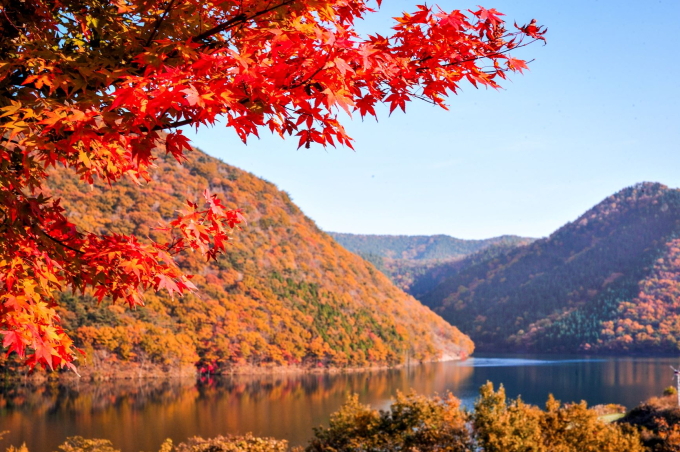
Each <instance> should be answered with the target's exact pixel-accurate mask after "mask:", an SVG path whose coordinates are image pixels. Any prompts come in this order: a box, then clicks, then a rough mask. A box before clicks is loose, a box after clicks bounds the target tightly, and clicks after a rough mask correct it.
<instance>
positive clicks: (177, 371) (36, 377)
mask: <svg viewBox="0 0 680 452" xmlns="http://www.w3.org/2000/svg"><path fill="white" fill-rule="evenodd" d="M463 359H467V358H463V357H460V356H456V355H451V354H446V355H443V356H442V357H440V358H437V359H433V360H427V361H415V362H414V361H411V362H410V363H400V364H381V365H373V366H363V367H313V366H309V367H302V366H255V365H245V366H238V367H233V368H231V369H228V370H226V371H223V372H219V373H214V374H201V373H200V372H199V371H198V369H197V368H196V367H195V366H184V367H180V368H177V367H169V366H162V365H154V366H149V365H147V366H145V367H146V368H144V369H140V368H139V366H135V365H131V364H127V363H126V364H119V365H109V366H106V367H103V366H100V367H99V368H97V369H92V368H91V367H89V366H86V367H83V368H80V369H78V370H79V372H80V375H76V374H74V373H73V372H72V371H68V370H63V371H48V370H44V369H36V371H34V372H33V373H31V374H29V373H20V374H16V373H15V374H12V375H7V374H5V375H2V374H0V384H2V383H21V382H23V383H24V384H30V385H36V386H38V385H44V384H49V383H65V384H79V383H98V382H111V381H134V380H159V381H160V380H189V379H191V380H194V381H198V380H200V379H201V378H221V377H232V376H248V377H261V376H262V377H264V376H279V375H290V376H299V375H340V374H356V373H362V372H376V371H386V370H394V369H402V368H405V367H419V366H422V365H424V364H432V363H437V362H449V361H461V360H463Z"/></svg>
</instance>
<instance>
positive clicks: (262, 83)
mask: <svg viewBox="0 0 680 452" xmlns="http://www.w3.org/2000/svg"><path fill="white" fill-rule="evenodd" d="M379 6H380V4H379V3H378V4H377V5H374V6H371V5H368V4H367V3H366V2H364V1H363V0H207V1H206V0H24V1H21V2H19V1H14V0H0V27H1V29H2V34H1V35H0V143H2V145H1V146H0V200H1V202H0V214H1V218H2V223H1V225H0V228H1V229H0V333H1V334H2V335H3V336H4V339H3V346H4V347H6V348H7V349H8V353H12V352H16V353H17V354H18V355H19V356H21V357H25V358H26V363H27V364H28V365H29V366H31V367H33V366H35V365H36V364H40V365H42V366H48V367H50V368H54V367H64V366H66V367H70V368H74V365H73V361H74V359H75V354H76V352H77V350H76V348H75V347H74V345H73V342H72V340H71V339H70V338H69V336H68V334H67V333H66V332H65V331H64V330H63V329H62V328H61V327H60V326H59V319H58V316H57V314H56V311H55V309H54V303H55V301H54V294H55V292H57V291H62V290H67V289H70V290H74V291H79V292H85V291H91V292H92V293H93V294H94V295H95V296H96V297H97V298H99V299H100V300H101V299H103V298H105V297H110V298H111V299H112V300H113V301H117V300H121V301H123V302H125V303H127V304H129V305H130V306H131V307H135V306H138V305H142V304H143V292H144V291H145V290H161V289H165V290H167V291H168V292H170V293H171V294H173V293H177V294H182V293H183V292H185V291H192V290H195V287H194V285H193V284H192V283H191V282H190V276H188V275H185V274H183V273H182V271H181V270H180V269H179V268H178V266H177V265H176V263H175V261H174V259H173V256H174V255H176V254H177V253H180V252H182V251H185V250H189V249H192V250H196V251H199V252H201V253H202V254H203V255H204V256H205V257H206V258H207V259H211V258H214V257H215V256H216V255H217V254H218V253H220V252H223V251H224V250H225V242H227V240H228V238H229V236H228V235H229V234H230V231H231V230H232V229H233V228H235V227H237V225H238V224H239V223H240V222H241V221H242V218H241V216H240V213H239V212H238V211H230V210H226V209H225V208H223V206H222V205H221V203H220V200H219V199H217V198H216V197H215V196H212V195H211V194H210V193H208V192H207V191H206V192H205V194H204V199H202V200H201V202H200V204H199V203H196V200H189V201H187V205H186V209H185V210H184V211H183V212H180V213H179V214H178V216H177V218H176V219H175V220H174V221H172V222H171V223H169V224H167V225H163V226H161V227H163V228H165V231H166V236H167V240H165V241H162V242H154V241H152V240H150V239H148V238H141V239H139V240H138V239H137V238H135V237H132V236H124V235H113V234H112V235H100V234H99V235H98V234H95V233H93V232H91V231H83V230H78V229H77V228H76V227H75V226H74V225H73V224H72V223H71V222H69V221H68V219H67V217H66V216H65V212H64V209H63V208H62V207H61V206H60V202H59V199H50V198H48V197H46V196H45V195H44V193H43V191H42V189H43V187H44V184H45V180H46V178H47V169H48V168H49V167H50V166H54V167H67V168H70V170H72V171H75V172H76V173H77V174H78V175H79V177H80V178H81V179H82V180H83V181H85V182H88V183H92V182H93V181H94V179H95V178H100V179H102V180H104V181H106V182H107V183H109V184H113V183H116V182H117V181H118V180H120V179H121V178H123V177H129V178H132V179H134V180H137V181H139V183H146V182H147V181H149V179H150V174H149V171H150V167H151V166H152V165H153V161H154V154H157V153H159V152H160V153H168V154H171V155H172V156H174V157H175V158H176V159H177V160H178V161H179V162H181V161H182V160H183V157H184V154H185V153H186V152H189V151H190V146H189V141H188V140H187V138H186V137H185V136H184V135H183V134H182V132H181V130H178V129H177V128H178V127H181V126H185V125H191V126H199V125H201V124H214V123H215V121H216V120H218V119H221V120H222V121H223V122H224V123H225V124H226V126H227V127H230V128H233V129H234V130H235V131H236V133H238V135H239V136H240V137H241V139H242V140H244V141H245V140H246V139H247V138H248V137H249V136H251V135H255V136H257V135H258V134H259V133H260V131H261V130H262V129H267V130H269V131H270V132H272V133H275V134H278V135H280V136H281V137H285V136H295V137H296V139H297V140H299V145H300V146H306V147H308V146H310V145H311V144H314V143H318V144H320V145H323V146H327V145H332V146H335V145H336V144H340V145H346V146H349V147H351V138H350V137H348V136H347V134H346V133H345V130H344V129H343V127H342V125H341V124H340V123H339V121H338V113H339V111H340V110H344V111H345V112H347V113H348V114H358V115H359V116H361V117H365V116H375V115H376V110H375V107H376V105H377V104H379V103H384V104H387V105H388V106H389V109H390V111H393V110H395V109H397V108H400V109H402V110H405V104H406V102H407V101H410V100H413V99H422V100H425V101H427V102H431V103H434V104H436V105H440V106H442V107H444V108H445V105H444V98H445V97H446V96H447V95H448V94H450V93H456V92H457V90H458V88H459V84H460V83H462V82H466V81H467V82H469V83H472V84H473V85H475V86H486V87H493V88H496V87H498V83H499V81H500V80H501V79H504V78H505V77H506V73H507V72H509V71H510V72H512V71H520V72H521V71H522V70H523V69H525V68H526V67H527V66H526V62H525V61H523V60H521V59H515V58H513V57H512V56H511V55H510V51H511V50H513V49H516V48H518V47H520V46H525V45H527V44H529V43H531V42H534V41H536V40H544V38H543V34H544V30H542V29H541V28H540V27H538V26H537V25H536V23H535V21H532V22H531V23H530V24H529V25H526V26H518V25H517V24H514V26H512V27H509V26H508V27H506V24H505V22H504V21H503V19H502V18H501V16H502V15H501V14H500V13H499V12H498V11H496V10H494V9H484V8H479V9H478V10H477V11H468V12H461V11H452V12H447V11H443V10H442V9H440V8H438V7H426V6H418V7H416V11H415V12H414V13H412V14H407V13H404V14H403V15H402V16H401V17H398V18H396V24H395V26H394V27H393V29H392V34H391V35H390V36H381V35H373V36H368V37H362V36H360V35H359V34H358V33H357V32H356V31H355V29H354V26H353V25H354V21H355V20H357V19H359V18H361V17H363V16H364V15H366V14H368V13H371V12H373V11H374V8H376V7H379Z"/></svg>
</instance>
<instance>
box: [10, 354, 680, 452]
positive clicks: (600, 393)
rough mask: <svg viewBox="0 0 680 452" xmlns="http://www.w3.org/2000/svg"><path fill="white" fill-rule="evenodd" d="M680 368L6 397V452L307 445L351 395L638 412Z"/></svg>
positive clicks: (331, 379) (399, 372) (26, 392)
mask: <svg viewBox="0 0 680 452" xmlns="http://www.w3.org/2000/svg"><path fill="white" fill-rule="evenodd" d="M679 363H680V358H677V359H674V358H604V359H601V358H600V359H595V358H593V359H584V358H573V357H566V356H561V357H556V356H550V357H541V356H531V357H528V356H521V357H507V356H506V357H492V356H477V357H475V358H471V359H468V360H467V361H463V362H449V363H435V364H426V365H422V366H417V367H411V368H408V369H395V370H385V371H376V372H366V373H357V374H350V375H300V376H292V375H279V376H266V377H258V378H254V377H233V378H224V379H219V380H214V381H211V382H206V383H203V384H198V385H194V384H187V383H180V382H173V381H165V382H158V381H123V382H117V383H103V384H98V385H90V384H80V385H76V386H70V387H64V386H58V385H55V386H47V387H44V388H40V389H35V388H27V387H21V386H18V387H6V388H2V387H0V431H3V430H9V431H10V433H9V434H8V435H6V436H5V438H4V439H3V440H2V441H0V450H4V449H5V448H6V447H7V446H8V445H9V444H14V445H19V444H21V443H22V442H25V443H26V445H27V446H28V447H29V449H30V451H31V452H42V451H45V452H48V451H53V450H56V446H57V445H58V444H60V443H61V442H63V440H64V439H65V438H66V437H68V436H74V435H81V436H85V437H91V438H95V437H96V438H108V439H110V440H112V441H113V443H114V446H115V447H117V448H120V449H121V450H122V451H123V452H139V451H147V452H155V451H157V450H158V448H159V446H160V444H161V443H162V442H163V440H164V439H165V438H172V439H173V440H174V441H176V442H179V441H183V440H184V439H186V438H187V437H190V436H195V435H198V436H203V437H211V436H216V435H220V434H227V433H234V434H235V433H246V432H252V433H254V434H256V435H261V436H272V437H276V438H283V439H288V440H289V441H290V442H291V443H292V444H294V445H304V444H306V441H307V439H308V438H309V437H310V436H311V434H312V427H315V426H318V425H321V424H326V423H327V422H328V419H329V416H330V414H331V413H332V412H333V411H335V410H337V409H338V408H339V407H340V406H341V404H342V402H343V401H344V400H345V398H346V397H347V395H348V394H350V393H357V394H359V397H360V400H361V401H362V402H364V403H370V404H371V405H373V406H374V407H377V408H385V407H387V406H389V403H390V399H391V398H392V397H393V396H394V394H395V393H396V392H397V391H409V390H410V389H413V390H415V391H416V392H418V393H421V394H427V395H432V394H435V393H440V394H443V393H445V392H446V391H450V392H452V393H453V394H454V395H455V396H456V397H458V398H460V399H462V400H463V403H464V404H466V405H468V406H471V405H472V404H473V403H474V399H475V397H476V395H477V390H478V388H479V386H481V385H482V384H484V383H485V382H486V381H487V380H490V381H492V382H493V383H494V385H496V386H497V385H498V384H500V383H502V384H504V385H505V388H506V391H507V393H508V396H510V397H516V396H517V395H521V396H522V398H523V399H524V400H525V401H527V402H529V403H534V404H540V405H542V404H543V403H544V402H545V400H546V398H547V396H548V394H550V393H553V394H554V395H555V397H557V398H558V399H560V400H562V401H579V400H586V401H587V402H588V403H589V404H590V405H594V404H600V403H620V404H623V405H625V406H627V407H629V408H630V407H632V406H634V405H636V404H638V403H639V402H640V401H642V400H645V399H647V398H648V397H651V396H654V395H659V394H660V393H661V392H662V391H663V388H665V387H667V386H669V385H671V384H672V383H673V381H672V378H673V372H672V371H671V370H670V368H669V366H670V365H674V366H676V367H677V365H678V364H679Z"/></svg>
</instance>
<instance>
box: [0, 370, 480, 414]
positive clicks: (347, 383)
mask: <svg viewBox="0 0 680 452" xmlns="http://www.w3.org/2000/svg"><path fill="white" fill-rule="evenodd" d="M440 367H441V365H437V364H431V365H423V366H414V367H411V368H400V369H385V370H376V371H371V372H353V373H338V374H321V373H319V374H302V375H300V374H292V373H291V374H285V373H282V374H268V375H257V376H256V375H253V376H251V375H235V376H225V377H214V378H209V379H203V380H201V381H199V382H198V383H195V382H194V381H192V380H182V379H167V380H164V379H140V380H115V381H102V382H87V383H80V382H78V381H74V382H60V383H58V382H51V383H46V384H44V385H31V384H9V385H5V386H1V387H0V410H1V411H0V413H5V414H6V413H7V412H8V411H23V412H31V413H33V414H34V415H38V416H39V415H40V414H41V413H45V414H54V413H58V412H74V413H86V412H100V411H103V410H106V409H108V408H111V407H113V408H116V409H120V410H122V409H131V410H135V409H142V408H144V407H145V406H147V405H149V404H158V405H163V407H164V408H166V409H167V408H170V407H171V405H173V404H177V403H179V404H180V405H181V404H185V403H191V401H196V400H197V399H201V400H210V399H214V398H225V397H226V398H236V399H239V400H240V401H241V402H242V403H247V400H251V401H262V400H268V401H284V400H295V399H304V400H306V401H310V402H312V403H314V402H320V401H323V400H327V399H329V398H338V397H339V398H341V399H343V400H344V398H345V397H346V396H347V394H349V393H357V394H359V396H360V397H362V396H367V397H368V396H370V399H381V400H382V399H389V398H390V397H392V396H393V395H394V393H395V391H396V390H400V391H402V392H407V391H409V390H411V389H415V390H417V392H420V393H424V394H434V393H435V392H437V391H441V388H442V387H447V388H450V389H451V391H452V392H453V393H454V395H455V392H456V391H455V388H456V387H457V386H458V384H459V383H461V382H462V381H464V380H466V379H467V378H468V377H469V376H470V375H471V374H472V372H473V368H472V367H456V368H455V371H454V372H451V371H449V372H446V371H442V369H441V368H440Z"/></svg>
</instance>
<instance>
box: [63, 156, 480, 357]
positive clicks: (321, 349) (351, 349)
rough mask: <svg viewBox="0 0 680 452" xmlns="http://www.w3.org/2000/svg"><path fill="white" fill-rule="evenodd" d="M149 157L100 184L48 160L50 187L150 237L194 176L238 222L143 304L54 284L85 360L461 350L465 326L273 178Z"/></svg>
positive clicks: (103, 227) (76, 217) (78, 213)
mask: <svg viewBox="0 0 680 452" xmlns="http://www.w3.org/2000/svg"><path fill="white" fill-rule="evenodd" d="M157 164H158V168H157V169H156V171H155V173H154V174H153V180H152V181H151V183H149V184H142V185H141V186H136V185H135V184H133V183H132V182H123V183H120V184H118V185H115V186H114V187H113V188H110V189H108V188H107V189H103V186H102V185H101V184H96V185H95V187H94V189H92V190H91V189H90V188H89V187H87V186H85V185H84V184H82V183H79V182H78V181H77V178H76V177H75V176H74V175H73V174H72V173H70V172H67V171H64V170H59V171H53V172H52V177H51V179H50V192H51V193H50V194H52V195H54V196H58V197H62V198H63V200H64V202H63V205H64V207H65V208H66V211H67V214H68V216H69V217H70V218H71V220H72V221H74V222H75V223H77V224H78V225H79V226H80V227H82V228H83V229H86V230H92V231H100V232H101V231H108V232H120V233H126V234H129V233H134V234H135V235H137V236H138V237H140V238H143V237H146V236H147V235H151V236H152V237H153V236H155V235H156V234H160V232H159V231H157V230H155V229H154V228H155V227H156V226H157V225H158V223H159V222H162V221H167V220H169V219H171V218H172V217H173V216H174V212H175V211H176V210H177V209H178V208H180V206H181V205H182V203H184V200H185V199H192V200H195V199H198V197H199V196H200V194H201V193H202V191H203V190H204V189H205V188H209V189H210V191H211V192H212V193H217V194H218V195H219V196H220V197H221V198H222V199H224V200H225V201H226V202H225V205H226V206H227V207H229V208H234V207H236V206H238V207H239V208H242V209H243V212H244V215H245V217H246V219H247V221H248V224H247V225H246V226H244V227H243V230H242V231H238V232H235V233H234V240H233V241H232V242H231V244H230V246H228V250H227V252H226V254H225V255H224V256H222V257H221V258H220V259H218V261H217V262H214V263H210V264H206V263H205V262H204V261H203V260H202V258H201V257H200V255H198V254H189V255H185V256H182V257H180V258H179V260H178V261H179V263H180V265H181V266H182V267H183V268H184V269H186V270H187V271H188V272H190V273H192V274H194V275H196V276H195V278H194V279H193V280H192V281H193V282H194V284H196V285H197V286H198V288H199V293H198V295H189V296H185V297H182V298H175V299H170V298H169V297H167V296H165V295H164V294H153V293H147V294H146V306H145V307H144V308H143V309H138V310H136V311H130V310H129V309H127V308H126V307H124V306H120V305H110V304H107V303H102V305H101V306H97V305H96V303H95V302H93V300H92V297H89V296H86V297H84V298H83V297H79V296H73V295H70V294H65V295H64V296H63V297H62V305H63V307H64V308H63V309H62V314H61V315H62V318H63V323H64V325H65V327H66V328H67V329H68V330H69V331H71V332H74V333H75V336H76V338H77V341H78V343H79V344H80V345H81V346H82V347H83V348H84V349H85V351H86V352H87V359H86V361H87V362H89V363H90V364H91V365H97V363H102V362H104V361H107V360H108V361H110V360H117V361H118V362H133V363H139V364H142V365H144V364H146V363H162V364H165V365H168V366H170V365H173V366H174V365H183V364H184V365H186V364H191V363H194V362H196V361H200V362H203V363H205V364H211V365H217V366H218V367H220V368H222V369H233V368H235V367H238V366H243V365H300V366H364V365H372V364H396V363H400V362H402V361H404V360H405V359H407V358H409V357H410V358H411V359H420V360H432V359H438V358H439V357H441V356H443V355H448V356H458V355H460V354H463V353H465V354H469V353H471V351H472V348H473V346H472V342H471V341H470V340H469V338H468V337H466V336H465V335H463V334H461V333H460V332H459V331H458V330H457V329H456V328H455V327H452V326H450V325H449V324H448V323H446V322H445V321H443V320H442V319H441V318H440V317H438V316H437V315H435V314H433V313H432V312H431V311H430V310H429V309H427V308H425V307H424V306H422V305H421V304H420V303H419V302H418V301H416V300H415V299H414V298H412V297H411V296H409V295H407V294H405V293H403V292H402V291H401V290H399V289H398V288H396V287H395V286H394V285H392V284H391V283H390V281H389V280H388V279H387V278H386V277H385V276H384V275H382V274H381V273H380V272H378V271H376V270H375V269H374V267H373V266H372V265H370V264H368V263H367V262H365V261H364V260H363V259H361V258H360V257H358V256H356V255H354V254H352V253H350V252H348V251H346V250H345V249H344V248H342V247H341V246H339V245H338V244H337V243H335V241H334V240H333V239H332V238H331V237H330V236H328V235H327V234H325V233H324V232H322V231H321V230H319V229H318V228H317V226H316V225H315V224H314V222H313V221H312V220H310V219H309V218H307V217H306V216H304V215H303V214H302V212H301V211H300V210H299V209H298V207H297V206H295V204H293V202H292V201H291V200H290V198H289V197H288V196H287V195H286V193H285V192H282V191H279V190H278V189H277V188H276V187H275V186H274V185H273V184H270V183H268V182H265V181H263V180H262V179H259V178H257V177H255V176H253V175H252V174H249V173H246V172H244V171H241V170H239V169H236V168H234V167H231V166H228V165H226V164H224V163H221V162H220V161H218V160H217V159H214V158H212V157H209V156H207V155H205V154H204V153H202V152H200V151H194V152H191V153H190V154H189V161H188V162H186V163H185V165H184V166H180V165H178V164H177V163H176V162H175V161H174V160H172V159H171V158H161V159H159V161H158V162H157ZM81 365H82V364H81Z"/></svg>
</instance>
